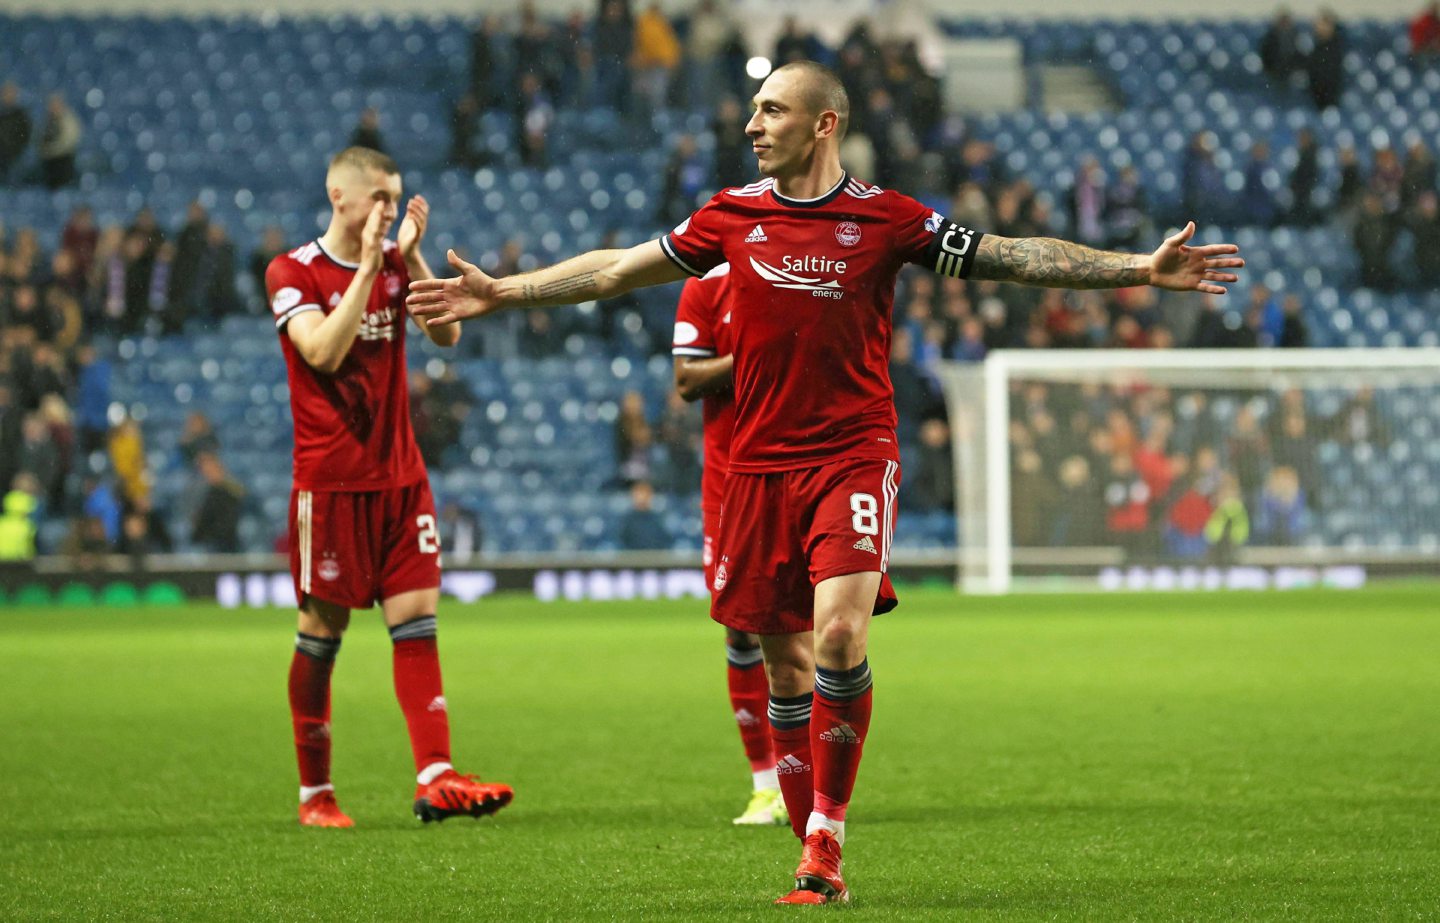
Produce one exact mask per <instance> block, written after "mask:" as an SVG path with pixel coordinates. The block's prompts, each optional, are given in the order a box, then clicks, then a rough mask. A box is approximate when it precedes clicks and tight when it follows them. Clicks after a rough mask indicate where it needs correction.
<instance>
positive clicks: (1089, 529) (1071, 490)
mask: <svg viewBox="0 0 1440 923" xmlns="http://www.w3.org/2000/svg"><path fill="white" fill-rule="evenodd" d="M1057 471H1058V478H1057V480H1058V481H1059V493H1058V495H1057V497H1056V499H1055V507H1054V515H1053V516H1052V517H1051V520H1050V541H1049V544H1050V545H1052V546H1058V547H1066V546H1070V547H1076V546H1086V545H1096V544H1099V543H1100V541H1101V534H1100V532H1101V528H1102V526H1103V524H1104V522H1105V509H1104V506H1103V504H1102V502H1101V499H1100V491H1099V489H1098V488H1097V487H1096V484H1095V481H1094V479H1093V478H1092V477H1091V474H1090V462H1088V461H1087V460H1086V459H1085V456H1083V455H1070V456H1067V457H1066V458H1065V459H1064V460H1063V461H1061V462H1060V465H1059V467H1058V469H1057Z"/></svg>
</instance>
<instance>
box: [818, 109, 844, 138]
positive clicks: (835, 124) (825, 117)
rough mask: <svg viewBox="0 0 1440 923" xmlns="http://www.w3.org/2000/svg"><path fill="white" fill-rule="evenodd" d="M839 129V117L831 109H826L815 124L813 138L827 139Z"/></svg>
mask: <svg viewBox="0 0 1440 923" xmlns="http://www.w3.org/2000/svg"><path fill="white" fill-rule="evenodd" d="M839 127H840V116H839V115H838V114H837V113H836V112H835V111H834V110H833V109H826V110H825V111H823V112H821V113H820V118H819V119H817V120H816V122H815V137H817V138H829V137H831V136H833V135H834V134H835V130H836V129H837V128H839Z"/></svg>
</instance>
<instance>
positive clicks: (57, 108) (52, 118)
mask: <svg viewBox="0 0 1440 923" xmlns="http://www.w3.org/2000/svg"><path fill="white" fill-rule="evenodd" d="M81 133H82V129H81V127H80V119H79V118H78V117H77V116H76V115H75V112H74V110H72V109H71V108H70V106H69V104H67V103H66V102H65V97H63V96H61V95H60V94H59V93H52V94H51V95H50V98H49V100H48V101H47V102H46V104H45V122H44V123H43V124H42V125H41V126H40V175H41V178H42V179H43V180H44V183H45V186H46V188H48V189H60V188H63V187H65V186H72V185H74V184H75V180H76V178H77V174H76V172H75V152H76V151H77V150H79V148H80V136H81Z"/></svg>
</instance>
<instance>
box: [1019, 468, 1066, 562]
mask: <svg viewBox="0 0 1440 923" xmlns="http://www.w3.org/2000/svg"><path fill="white" fill-rule="evenodd" d="M1014 458H1015V461H1014V466H1013V470H1012V471H1011V473H1010V479H1011V480H1010V485H1011V493H1010V496H1011V498H1012V504H1011V505H1012V510H1011V514H1010V522H1011V543H1012V544H1013V545H1015V546H1016V547H1019V548H1037V547H1043V546H1045V545H1046V544H1048V541H1049V539H1050V537H1051V531H1052V530H1053V528H1054V521H1053V517H1054V515H1055V510H1056V508H1057V507H1058V506H1059V502H1060V492H1059V489H1058V488H1057V487H1056V486H1055V480H1054V478H1053V477H1052V476H1051V475H1050V474H1049V473H1048V472H1046V471H1045V467H1044V462H1043V461H1042V460H1041V458H1040V453H1038V452H1036V451H1035V450H1034V449H1022V450H1021V451H1020V452H1018V453H1016V454H1015V456H1014Z"/></svg>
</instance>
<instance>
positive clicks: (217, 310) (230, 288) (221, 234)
mask: <svg viewBox="0 0 1440 923" xmlns="http://www.w3.org/2000/svg"><path fill="white" fill-rule="evenodd" d="M199 291H200V297H199V302H198V304H197V307H198V308H199V312H198V313H199V314H200V316H201V317H204V318H207V319H215V318H219V317H224V316H226V315H228V314H233V313H234V312H235V311H237V310H239V308H240V293H239V292H237V291H236V290H235V245H234V244H233V243H231V242H230V234H229V232H228V231H226V230H225V226H224V225H222V224H219V223H218V222H213V221H212V222H211V223H210V227H209V229H208V230H207V231H206V232H205V258H204V260H203V261H202V262H201V264H200V274H199Z"/></svg>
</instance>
